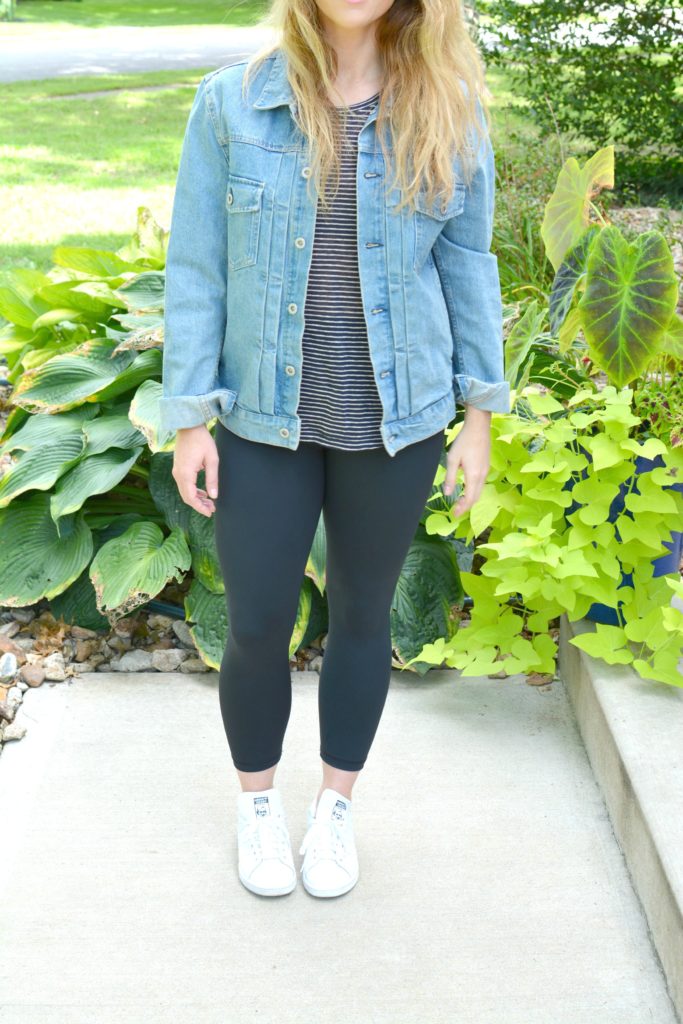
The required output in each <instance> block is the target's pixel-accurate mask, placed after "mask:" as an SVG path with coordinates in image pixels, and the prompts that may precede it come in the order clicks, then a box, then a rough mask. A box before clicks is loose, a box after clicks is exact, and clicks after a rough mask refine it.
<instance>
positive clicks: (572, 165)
mask: <svg viewBox="0 0 683 1024" xmlns="http://www.w3.org/2000/svg"><path fill="white" fill-rule="evenodd" d="M603 188H614V146H605V148H604V149H600V150H598V152H597V153H594V154H593V156H592V157H591V158H590V159H589V160H587V161H586V162H585V164H584V165H583V167H580V166H579V163H578V161H577V159H576V157H573V156H571V157H569V159H568V160H567V161H565V163H564V165H563V167H562V170H561V171H560V173H559V175H558V178H557V184H556V186H555V190H554V191H553V194H552V196H551V197H550V199H549V200H548V203H547V204H546V208H545V213H544V216H543V223H542V224H541V238H542V239H543V242H544V243H545V248H546V252H547V254H548V259H549V260H550V262H551V263H552V265H553V266H554V267H555V270H557V269H558V268H559V266H560V264H561V262H562V260H563V259H564V256H565V254H566V253H567V252H568V251H569V250H570V249H571V248H572V247H573V246H574V245H575V244H576V243H577V242H578V240H579V238H580V237H581V235H582V234H583V232H584V230H585V228H586V226H587V225H588V219H589V206H590V199H591V196H592V195H594V194H595V193H596V192H598V191H600V189H603Z"/></svg>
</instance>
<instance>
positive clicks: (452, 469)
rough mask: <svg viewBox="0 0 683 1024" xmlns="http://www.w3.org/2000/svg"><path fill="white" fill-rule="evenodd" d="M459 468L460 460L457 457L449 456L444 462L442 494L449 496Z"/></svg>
mask: <svg viewBox="0 0 683 1024" xmlns="http://www.w3.org/2000/svg"><path fill="white" fill-rule="evenodd" d="M459 467H460V459H459V458H457V456H453V455H452V456H451V457H450V458H449V459H448V461H447V462H446V476H445V477H444V480H443V485H442V487H443V493H444V494H451V492H452V491H453V488H454V487H455V484H456V481H457V479H458V469H459Z"/></svg>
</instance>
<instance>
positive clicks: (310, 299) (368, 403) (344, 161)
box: [297, 92, 384, 451]
mask: <svg viewBox="0 0 683 1024" xmlns="http://www.w3.org/2000/svg"><path fill="white" fill-rule="evenodd" d="M378 99H379V92H378V93H376V94H375V95H374V96H371V97H370V98H369V99H366V100H361V101H360V102H358V103H351V104H349V113H348V114H347V121H346V139H347V140H348V141H347V142H345V144H344V145H343V146H342V154H341V168H340V179H339V191H338V193H337V195H336V197H335V198H334V200H333V201H332V206H331V208H330V212H329V214H327V215H325V214H324V212H323V211H322V209H321V206H320V201H318V211H317V218H316V226H315V235H314V239H313V252H312V256H311V269H310V273H309V278H308V290H307V293H306V302H305V306H304V332H303V338H302V350H303V366H302V373H301V390H300V396H299V405H298V408H297V412H298V414H299V416H300V417H301V420H302V423H301V434H300V437H301V440H302V441H315V442H317V443H318V444H321V445H325V446H326V447H329V448H342V449H345V450H346V451H353V450H355V449H362V448H380V447H383V446H384V445H383V441H382V435H381V433H380V429H379V424H380V420H381V418H382V403H381V401H380V397H379V393H378V391H377V385H376V383H375V375H374V370H373V366H372V362H371V360H370V351H369V347H368V336H367V326H366V323H365V316H364V313H363V305H362V300H361V291H360V278H359V273H358V248H357V244H358V243H357V234H356V231H357V224H356V169H357V163H358V133H359V131H360V129H361V128H362V127H363V125H364V124H365V121H366V120H367V118H368V115H369V113H370V111H371V110H372V109H373V108H374V107H375V106H376V104H377V102H378ZM337 109H338V110H339V111H341V110H342V109H343V108H341V107H338V108H337ZM339 126H340V128H341V126H342V121H341V113H340V114H339ZM328 188H329V194H330V196H331V191H332V188H331V185H330V184H329V183H328Z"/></svg>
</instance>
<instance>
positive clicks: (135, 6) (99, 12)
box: [3, 0, 266, 32]
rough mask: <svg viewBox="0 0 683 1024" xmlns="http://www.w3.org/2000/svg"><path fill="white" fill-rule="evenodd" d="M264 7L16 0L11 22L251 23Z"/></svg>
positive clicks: (199, 1)
mask: <svg viewBox="0 0 683 1024" xmlns="http://www.w3.org/2000/svg"><path fill="white" fill-rule="evenodd" d="M265 9H266V5H265V4H264V3H263V2H261V0H227V2H219V0H182V2H178V0H176V2H174V0H164V2H162V3H144V2H142V3H141V2H140V0H59V3H55V0H17V4H16V15H15V20H14V21H13V22H11V23H10V26H14V25H16V26H19V25H21V24H22V23H24V24H31V25H35V24H46V25H49V26H50V27H51V28H54V27H55V26H57V25H64V26H73V25H78V26H82V27H84V28H86V27H87V28H98V27H104V28H110V27H112V26H116V25H140V26H143V25H164V26H172V25H252V24H253V23H254V21H255V20H256V19H257V18H258V17H259V16H260V15H261V14H262V13H263V11H264V10H265ZM6 28H7V25H5V26H4V27H3V32H4V31H5V29H6Z"/></svg>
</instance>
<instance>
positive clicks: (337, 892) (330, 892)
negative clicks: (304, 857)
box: [301, 875, 360, 897]
mask: <svg viewBox="0 0 683 1024" xmlns="http://www.w3.org/2000/svg"><path fill="white" fill-rule="evenodd" d="M359 877H360V876H358V875H357V876H356V877H355V878H352V879H351V881H350V882H347V883H346V884H345V885H343V886H341V887H340V888H339V889H314V888H313V886H311V885H307V884H306V880H305V879H304V877H303V875H302V876H301V882H302V884H303V887H304V889H305V890H306V892H308V893H310V894H311V896H322V897H325V896H343V895H344V893H345V892H349V891H350V890H351V889H353V887H354V885H355V884H356V882H357V881H358V878H359Z"/></svg>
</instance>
